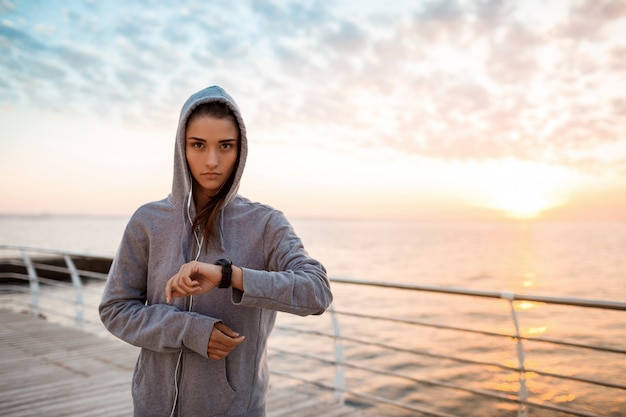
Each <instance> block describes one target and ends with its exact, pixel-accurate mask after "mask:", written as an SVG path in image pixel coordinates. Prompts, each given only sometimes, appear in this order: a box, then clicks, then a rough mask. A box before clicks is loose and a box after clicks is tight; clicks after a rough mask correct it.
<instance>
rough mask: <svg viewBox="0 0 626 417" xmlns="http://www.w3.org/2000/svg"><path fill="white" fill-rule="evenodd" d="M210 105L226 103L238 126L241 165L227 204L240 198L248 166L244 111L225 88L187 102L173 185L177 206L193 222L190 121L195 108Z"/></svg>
mask: <svg viewBox="0 0 626 417" xmlns="http://www.w3.org/2000/svg"><path fill="white" fill-rule="evenodd" d="M210 102H222V103H225V104H226V105H227V106H228V107H229V108H230V109H231V110H232V112H233V113H234V115H235V118H236V119H237V123H238V125H239V138H240V139H239V141H240V143H239V152H240V153H239V163H238V164H237V167H236V169H235V171H234V175H235V178H234V181H233V185H232V187H231V188H230V190H229V191H228V194H227V196H226V200H225V201H224V205H226V204H228V203H229V202H230V201H232V200H233V199H234V198H235V196H236V195H237V190H238V189H239V183H240V182H241V176H242V174H243V169H244V167H245V165H246V157H247V155H248V139H247V137H246V127H245V124H244V122H243V118H242V117H241V112H240V110H239V107H238V106H237V104H236V103H235V100H233V98H232V97H231V96H230V95H229V94H228V93H227V92H226V91H224V89H222V88H221V87H218V86H212V87H207V88H205V89H204V90H201V91H198V92H197V93H195V94H193V95H192V96H191V97H189V98H188V99H187V101H186V102H185V104H184V105H183V108H182V110H181V112H180V118H179V121H178V130H177V132H176V148H175V150H174V179H173V182H172V193H171V196H172V199H173V202H174V204H175V205H176V206H178V207H180V208H183V209H185V211H186V213H185V214H186V215H188V216H190V218H191V219H193V218H194V217H195V214H196V208H195V206H194V202H193V199H191V198H190V197H191V191H192V184H193V181H192V177H191V172H190V171H189V168H188V166H187V159H186V156H185V136H186V126H187V120H188V119H189V116H190V115H191V113H192V112H193V111H194V109H195V108H196V107H198V106H199V105H201V104H205V103H210ZM187 210H188V212H187Z"/></svg>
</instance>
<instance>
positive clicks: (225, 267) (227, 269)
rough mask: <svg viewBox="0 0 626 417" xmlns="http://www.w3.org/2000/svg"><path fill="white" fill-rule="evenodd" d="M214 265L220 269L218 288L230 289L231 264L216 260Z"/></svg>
mask: <svg viewBox="0 0 626 417" xmlns="http://www.w3.org/2000/svg"><path fill="white" fill-rule="evenodd" d="M215 265H220V266H221V267H222V281H220V285H219V287H218V288H228V287H230V282H231V280H232V278H233V268H232V265H233V263H232V262H231V261H229V260H228V259H218V260H217V261H215Z"/></svg>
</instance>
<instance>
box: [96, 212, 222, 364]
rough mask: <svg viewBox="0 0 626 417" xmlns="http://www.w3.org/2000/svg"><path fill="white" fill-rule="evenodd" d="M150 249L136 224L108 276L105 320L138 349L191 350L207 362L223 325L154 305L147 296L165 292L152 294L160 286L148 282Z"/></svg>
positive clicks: (162, 302)
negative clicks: (212, 337)
mask: <svg viewBox="0 0 626 417" xmlns="http://www.w3.org/2000/svg"><path fill="white" fill-rule="evenodd" d="M149 247H150V238H149V233H148V232H147V228H146V227H145V225H144V224H142V223H141V222H138V221H134V220H133V219H131V221H130V222H129V225H128V226H127V228H126V231H125V232H124V236H123V238H122V242H121V244H120V247H119V249H118V253H117V255H116V256H115V260H114V262H113V264H112V265H111V270H110V271H109V275H108V278H107V282H106V285H105V288H104V293H103V295H102V300H101V302H100V306H99V311H100V319H101V320H102V322H103V323H104V325H105V327H106V328H107V329H108V330H109V331H110V332H111V333H112V334H114V335H115V336H117V337H119V338H120V339H122V340H124V341H125V342H127V343H130V344H132V345H134V346H138V347H142V348H145V349H149V350H153V351H157V352H176V351H179V350H180V349H182V348H188V349H191V350H193V351H195V352H196V353H198V354H200V355H202V356H204V357H207V347H208V342H209V337H210V335H211V331H212V329H213V325H214V324H215V323H216V322H218V321H219V320H217V319H213V318H210V317H206V316H203V315H200V314H196V313H190V312H187V311H182V310H181V309H180V308H179V307H176V306H173V305H168V304H166V303H165V300H164V299H163V300H161V299H150V298H151V297H150V296H148V295H147V294H150V293H162V292H164V291H154V289H151V288H150V286H152V285H155V284H154V283H152V282H151V283H150V284H149V282H148V274H149V273H150V272H149V269H150V268H149V266H148V265H149V263H148V252H149ZM165 280H167V278H165ZM180 301H181V302H184V301H183V299H181V300H180Z"/></svg>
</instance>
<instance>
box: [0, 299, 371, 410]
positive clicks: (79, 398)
mask: <svg viewBox="0 0 626 417" xmlns="http://www.w3.org/2000/svg"><path fill="white" fill-rule="evenodd" d="M137 354H138V350H137V348H135V347H132V346H130V345H128V344H125V343H123V342H121V341H119V340H116V339H113V338H104V337H99V336H96V335H93V334H90V333H86V332H83V331H80V330H79V329H74V328H69V327H64V326H61V325H58V324H54V323H50V322H47V321H45V320H43V319H40V318H37V317H34V316H32V315H29V314H20V313H17V312H13V311H8V310H2V309H0V414H1V415H2V416H4V417H30V416H33V417H35V416H37V417H40V416H46V417H54V416H59V417H68V416H71V417H87V416H89V417H96V416H102V417H105V416H106V417H115V416H120V417H122V416H123V417H128V416H131V415H132V409H133V408H132V400H131V395H130V384H131V377H132V372H133V368H134V365H135V360H136V358H137ZM278 379H279V381H278V383H277V384H274V383H272V387H271V388H270V392H269V398H268V406H267V415H268V417H291V416H298V417H314V416H315V417H320V416H328V417H361V416H372V415H376V414H375V413H374V414H372V413H371V412H372V411H373V410H368V411H366V410H364V409H359V408H356V407H350V406H346V405H343V406H342V405H339V404H336V403H333V401H332V394H331V393H329V392H327V391H324V390H322V389H317V388H314V387H311V386H309V385H299V384H293V383H281V382H280V378H278Z"/></svg>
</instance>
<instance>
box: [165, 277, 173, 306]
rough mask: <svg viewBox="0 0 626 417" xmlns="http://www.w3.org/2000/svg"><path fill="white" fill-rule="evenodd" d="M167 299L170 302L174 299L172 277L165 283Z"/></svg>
mask: <svg viewBox="0 0 626 417" xmlns="http://www.w3.org/2000/svg"><path fill="white" fill-rule="evenodd" d="M165 301H166V302H167V303H168V304H169V303H170V301H172V278H170V279H168V280H167V283H166V284H165Z"/></svg>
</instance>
